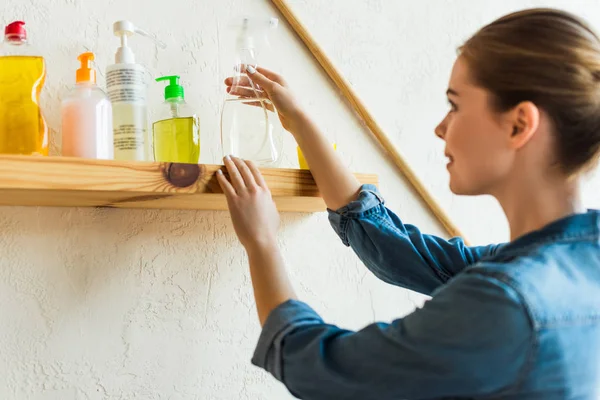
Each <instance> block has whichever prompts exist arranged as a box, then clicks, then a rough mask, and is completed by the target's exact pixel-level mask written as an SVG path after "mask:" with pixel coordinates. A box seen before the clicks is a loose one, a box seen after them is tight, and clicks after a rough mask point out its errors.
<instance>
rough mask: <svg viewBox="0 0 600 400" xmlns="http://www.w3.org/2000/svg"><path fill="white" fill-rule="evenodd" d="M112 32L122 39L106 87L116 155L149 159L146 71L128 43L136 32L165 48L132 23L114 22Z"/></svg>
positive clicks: (123, 158) (108, 72)
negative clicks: (110, 107) (110, 104)
mask: <svg viewBox="0 0 600 400" xmlns="http://www.w3.org/2000/svg"><path fill="white" fill-rule="evenodd" d="M113 31H114V34H115V36H118V37H119V38H120V40H121V47H119V49H118V50H117V53H116V54H115V64H112V65H109V66H108V67H107V68H106V88H107V92H108V97H109V99H110V101H111V103H112V109H113V133H114V156H115V159H116V160H130V161H133V160H138V161H144V160H150V158H151V156H150V138H149V137H148V110H147V108H148V107H147V103H146V91H147V83H146V69H145V68H144V66H143V65H141V64H139V63H136V62H135V56H134V54H133V51H131V48H129V47H128V45H127V40H128V38H129V37H130V36H132V35H134V34H136V33H137V34H139V35H142V36H145V37H148V38H151V39H152V40H153V41H154V42H155V43H156V44H157V45H158V46H160V47H162V48H164V47H165V45H164V43H162V42H161V41H159V40H157V39H156V38H155V37H153V36H151V35H150V34H148V33H147V32H145V31H143V30H141V29H139V28H137V27H136V26H135V25H134V24H133V23H131V22H130V21H117V22H115V23H114V24H113Z"/></svg>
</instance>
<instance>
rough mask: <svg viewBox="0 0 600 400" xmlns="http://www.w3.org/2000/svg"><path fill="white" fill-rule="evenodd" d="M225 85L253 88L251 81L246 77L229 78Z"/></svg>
mask: <svg viewBox="0 0 600 400" xmlns="http://www.w3.org/2000/svg"><path fill="white" fill-rule="evenodd" d="M225 85H227V86H243V87H248V88H250V87H252V85H251V84H250V79H248V77H247V76H246V75H242V76H236V77H229V78H227V79H225Z"/></svg>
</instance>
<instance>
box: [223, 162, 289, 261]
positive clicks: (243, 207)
mask: <svg viewBox="0 0 600 400" xmlns="http://www.w3.org/2000/svg"><path fill="white" fill-rule="evenodd" d="M225 166H226V167H227V171H228V172H229V179H230V180H231V182H230V181H229V180H227V178H226V177H225V175H224V174H223V172H222V171H221V170H219V171H218V172H217V179H218V181H219V184H220V185H221V189H223V192H224V193H225V197H226V198H227V204H228V206H229V211H230V213H231V219H232V221H233V227H234V228H235V232H236V234H237V236H238V238H239V239H240V242H241V243H242V245H243V246H244V247H245V248H246V251H247V252H248V253H251V252H254V251H263V250H264V249H267V248H272V247H274V246H276V239H277V238H276V236H277V230H278V228H279V213H278V212H277V209H276V207H275V203H274V202H273V199H272V197H271V192H270V191H269V188H268V187H267V185H266V183H265V181H264V178H263V176H262V174H261V173H260V171H259V170H258V168H257V167H256V165H254V163H252V162H251V161H242V160H240V159H239V158H236V157H225Z"/></svg>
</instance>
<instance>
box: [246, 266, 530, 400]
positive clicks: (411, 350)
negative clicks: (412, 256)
mask: <svg viewBox="0 0 600 400" xmlns="http://www.w3.org/2000/svg"><path fill="white" fill-rule="evenodd" d="M533 342H534V340H533V327H532V325H531V323H530V319H529V316H528V314H527V311H526V309H525V307H524V306H523V304H522V302H521V298H520V296H519V295H518V294H517V293H516V292H515V291H514V290H513V289H512V288H511V287H510V286H509V285H507V284H505V283H504V282H502V281H499V280H497V279H495V278H493V277H486V276H482V275H478V274H472V273H464V274H461V275H460V276H458V277H456V278H455V279H453V280H452V282H451V283H449V284H448V285H445V286H444V287H442V288H440V290H439V291H438V292H437V294H436V295H435V296H434V297H433V299H431V300H429V301H427V302H426V303H425V305H424V306H423V308H421V309H418V310H417V311H415V312H413V313H412V314H410V315H408V316H406V317H404V318H402V319H398V320H395V321H393V322H392V323H390V324H386V323H374V324H371V325H368V326H367V327H365V328H364V329H362V330H359V331H357V332H353V331H349V330H345V329H340V328H338V327H336V326H334V325H328V324H325V323H324V322H323V321H322V320H321V318H320V317H319V315H318V314H317V313H316V312H315V311H314V310H312V309H311V308H310V307H309V306H308V305H306V304H304V303H302V302H298V301H288V302H286V303H284V304H282V305H280V306H279V307H278V308H276V309H275V310H274V311H273V312H272V313H271V315H270V316H269V318H268V319H267V321H266V323H265V326H264V327H263V331H262V334H261V337H260V339H259V342H258V346H257V348H256V351H255V354H254V356H253V358H252V362H253V364H255V365H257V366H259V367H261V368H264V369H265V370H267V371H268V372H270V373H271V374H273V375H274V376H275V377H276V378H277V379H278V380H280V381H281V382H282V383H283V384H284V385H285V386H286V387H287V389H288V390H289V391H290V393H291V394H293V395H294V396H296V397H298V398H305V399H314V400H316V399H363V400H369V399H431V398H446V397H455V396H456V397H461V398H462V397H478V396H481V395H501V394H502V393H505V392H506V391H509V390H511V388H512V386H513V385H514V384H515V383H517V382H518V381H519V378H520V376H521V375H522V374H524V373H525V370H526V368H527V365H528V363H527V360H528V359H529V357H531V351H532V347H533Z"/></svg>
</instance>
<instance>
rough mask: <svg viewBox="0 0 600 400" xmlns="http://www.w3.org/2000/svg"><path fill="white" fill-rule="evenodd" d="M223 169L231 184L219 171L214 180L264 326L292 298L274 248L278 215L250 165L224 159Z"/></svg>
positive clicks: (282, 267)
mask: <svg viewBox="0 0 600 400" xmlns="http://www.w3.org/2000/svg"><path fill="white" fill-rule="evenodd" d="M225 165H226V166H227V171H228V172H229V178H230V179H231V182H230V181H228V180H227V178H226V177H225V175H224V174H223V172H222V171H221V170H219V171H218V172H217V179H218V180H219V184H220V185H221V188H222V189H223V192H225V196H226V197H227V204H228V205H229V211H230V212H231V219H232V220H233V227H234V228H235V232H236V233H237V235H238V238H239V239H240V242H242V245H243V246H244V247H245V248H246V252H247V253H248V261H249V263H250V276H251V278H252V287H253V289H254V299H255V300H256V310H257V312H258V318H259V321H260V324H261V325H264V324H265V321H266V320H267V318H268V316H269V314H271V312H272V311H273V310H274V309H275V308H276V307H278V306H279V305H280V304H282V303H284V302H286V301H288V300H290V299H295V298H296V294H295V293H294V289H293V287H292V284H291V282H290V279H289V277H288V275H287V273H286V270H285V264H284V262H283V258H282V257H281V253H280V252H279V248H278V247H277V241H276V235H277V228H278V227H279V214H278V213H277V209H276V208H275V204H274V203H273V199H272V198H271V192H270V191H269V189H268V188H267V185H266V184H265V181H264V179H263V177H262V175H261V173H260V171H259V170H258V168H256V166H255V165H254V164H253V163H252V162H244V161H242V160H240V159H239V158H234V157H225Z"/></svg>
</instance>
